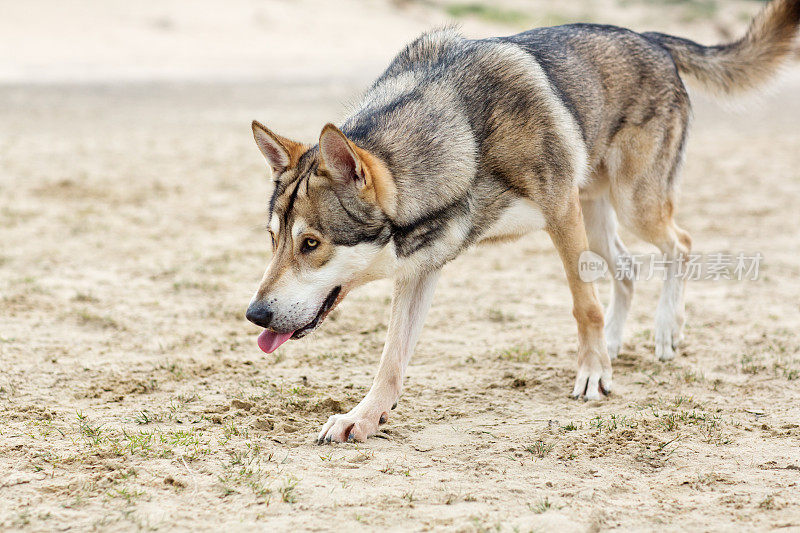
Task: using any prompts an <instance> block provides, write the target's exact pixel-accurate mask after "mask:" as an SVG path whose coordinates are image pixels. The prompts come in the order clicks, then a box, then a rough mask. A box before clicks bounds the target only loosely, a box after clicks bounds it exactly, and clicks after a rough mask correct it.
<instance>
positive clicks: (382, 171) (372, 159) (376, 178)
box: [350, 141, 397, 217]
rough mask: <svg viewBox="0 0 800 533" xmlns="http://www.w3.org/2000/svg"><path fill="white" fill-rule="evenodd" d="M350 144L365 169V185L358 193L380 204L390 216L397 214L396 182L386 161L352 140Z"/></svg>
mask: <svg viewBox="0 0 800 533" xmlns="http://www.w3.org/2000/svg"><path fill="white" fill-rule="evenodd" d="M350 144H351V145H352V146H353V149H354V150H355V153H356V154H357V155H358V157H359V159H361V163H362V164H363V165H364V169H365V175H366V183H367V185H366V187H364V189H363V190H362V191H361V193H360V195H361V198H363V199H364V200H366V201H368V202H372V203H374V204H376V205H378V206H380V208H381V209H382V210H383V212H384V213H386V214H387V215H389V216H390V217H395V216H397V184H396V183H395V180H394V177H393V176H392V173H391V172H389V168H388V167H387V166H386V163H384V162H383V161H382V160H381V159H380V158H378V157H377V156H374V155H372V154H371V153H370V152H368V151H367V150H364V149H363V148H359V147H358V146H356V145H355V144H354V143H353V142H352V141H351V142H350Z"/></svg>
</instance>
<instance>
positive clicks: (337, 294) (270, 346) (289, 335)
mask: <svg viewBox="0 0 800 533" xmlns="http://www.w3.org/2000/svg"><path fill="white" fill-rule="evenodd" d="M343 298H344V293H343V292H342V287H341V286H338V287H336V288H334V289H333V290H332V291H331V292H330V293H328V296H327V297H326V298H325V301H323V302H322V305H321V306H320V308H319V311H317V315H316V316H315V317H314V319H313V320H312V321H311V322H309V323H308V324H306V325H305V326H303V327H302V328H300V329H297V330H295V331H286V332H283V333H277V332H275V331H271V330H269V329H265V330H264V331H262V332H261V335H259V336H258V347H259V348H261V351H263V352H264V353H272V352H274V351H275V350H277V349H278V347H279V346H280V345H281V344H283V343H284V342H286V341H288V340H289V339H300V338H302V337H305V336H306V335H307V334H309V333H311V332H312V331H314V330H315V329H317V328H318V327H319V325H320V324H321V323H322V321H323V320H325V317H327V316H328V313H330V312H331V311H332V310H333V308H334V307H336V306H337V305H338V304H339V302H341V301H342V299H343Z"/></svg>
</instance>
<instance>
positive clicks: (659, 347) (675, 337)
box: [655, 324, 683, 361]
mask: <svg viewBox="0 0 800 533" xmlns="http://www.w3.org/2000/svg"><path fill="white" fill-rule="evenodd" d="M681 342H683V332H682V331H681V328H680V326H678V325H677V324H675V325H672V326H667V327H660V328H657V329H656V339H655V344H656V358H657V359H658V360H659V361H671V360H673V359H675V355H676V354H677V353H678V347H679V346H680V345H681Z"/></svg>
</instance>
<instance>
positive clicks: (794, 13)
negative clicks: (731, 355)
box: [246, 0, 800, 443]
mask: <svg viewBox="0 0 800 533" xmlns="http://www.w3.org/2000/svg"><path fill="white" fill-rule="evenodd" d="M799 23H800V0H774V1H773V2H771V3H770V4H768V5H767V6H766V7H765V8H764V9H763V10H762V12H761V13H760V14H759V15H758V16H757V17H756V18H755V19H754V20H753V22H752V23H751V25H750V28H749V30H748V31H747V33H746V35H745V36H744V37H742V38H741V39H739V40H738V41H736V42H733V43H730V44H725V45H719V46H702V45H700V44H697V43H695V42H692V41H689V40H686V39H682V38H679V37H674V36H670V35H665V34H661V33H636V32H633V31H630V30H627V29H623V28H619V27H615V26H603V25H595V24H570V25H565V26H557V27H551V28H540V29H534V30H531V31H527V32H524V33H520V34H518V35H513V36H509V37H497V38H489V39H479V40H473V39H467V38H465V37H463V36H461V35H460V34H459V33H458V32H457V30H455V29H453V28H443V29H439V30H435V31H432V32H429V33H426V34H423V35H422V36H421V37H419V38H418V39H416V40H415V41H413V42H412V43H411V44H409V45H408V46H407V47H406V48H405V49H404V50H403V51H401V52H400V54H399V55H398V56H397V57H396V58H395V59H394V60H393V61H392V62H391V64H390V65H389V67H388V68H387V69H386V71H385V72H384V73H383V74H382V75H381V76H380V77H379V78H378V79H377V80H376V81H375V82H374V83H373V84H372V86H371V87H370V88H369V89H368V90H367V91H366V93H365V94H364V96H363V98H362V99H361V100H360V102H359V103H358V104H357V106H356V107H355V109H354V111H353V113H352V114H351V115H350V116H349V118H347V119H346V120H345V121H344V122H343V123H342V124H341V126H340V127H337V126H335V125H333V124H327V125H326V126H325V127H324V128H323V129H322V132H321V134H320V137H319V142H318V143H317V144H316V145H313V146H312V145H309V144H303V143H300V142H296V141H293V140H290V139H288V138H286V137H283V136H280V135H278V134H276V133H273V132H272V131H270V130H269V129H268V128H266V127H265V126H263V125H262V124H260V123H258V122H255V121H254V122H253V124H252V127H253V134H254V137H255V141H256V144H257V146H258V148H259V149H260V151H261V153H262V154H263V155H264V157H265V158H266V160H267V162H268V164H269V166H270V168H271V170H272V176H273V181H274V190H273V192H272V194H271V199H270V201H269V213H270V214H269V234H270V236H271V238H272V250H273V255H272V260H271V262H270V264H269V265H268V267H267V270H266V272H265V274H264V276H263V278H262V280H261V283H260V285H259V287H258V290H257V291H256V293H255V295H254V297H253V299H252V300H251V302H250V305H249V307H248V309H247V313H246V317H247V319H248V320H250V321H251V322H253V323H254V324H256V325H258V326H261V327H263V328H265V329H264V331H263V332H262V333H261V335H260V336H259V338H258V345H259V347H260V348H261V349H262V350H263V351H264V352H267V353H270V352H272V351H274V350H275V349H277V348H278V346H280V345H281V344H282V343H284V342H286V341H287V340H289V339H290V338H294V339H297V338H300V337H303V336H305V335H307V334H308V333H310V332H312V331H313V330H315V329H316V328H318V327H319V326H320V324H322V322H323V321H324V320H325V317H326V316H327V315H328V313H330V311H331V310H332V309H333V308H334V307H336V305H337V304H338V303H339V302H341V301H342V299H343V298H344V297H345V296H346V295H347V294H348V293H349V292H350V291H351V290H353V289H354V288H355V287H358V286H360V285H363V284H365V283H367V282H369V281H372V280H375V279H378V278H386V277H391V278H393V279H394V290H393V296H392V303H391V318H390V320H389V326H388V334H387V339H386V344H385V346H384V348H383V353H382V355H381V360H380V366H379V368H378V372H377V375H376V377H375V379H374V381H373V383H372V387H371V388H370V390H369V392H368V393H367V395H366V396H365V397H364V399H363V400H362V401H361V402H360V403H359V404H358V405H357V406H356V407H355V408H353V409H352V410H351V411H350V412H348V413H345V414H337V415H334V416H331V417H330V418H329V420H328V421H327V423H326V424H325V425H324V426H323V427H322V430H321V431H320V433H319V435H318V438H317V441H318V442H319V443H324V442H345V441H348V440H350V441H364V440H365V439H367V438H368V437H369V436H371V435H373V434H375V433H376V432H377V431H378V427H379V425H380V424H383V423H385V422H386V421H387V419H388V416H389V413H390V411H391V410H392V409H394V408H395V407H396V405H397V402H398V399H399V397H400V393H401V390H402V386H403V376H404V374H405V371H406V367H407V366H408V363H409V360H410V358H411V355H412V353H413V351H414V348H415V345H416V343H417V339H418V338H419V335H420V331H421V330H422V325H423V321H424V319H425V315H426V313H427V311H428V309H429V307H430V305H431V300H432V297H433V293H434V288H435V286H436V282H437V279H438V277H439V273H440V271H441V268H442V266H443V265H444V264H445V263H447V262H448V261H450V260H452V259H455V258H456V257H457V256H458V255H459V254H460V253H461V252H462V251H464V250H465V249H467V248H468V247H470V246H471V245H473V244H477V243H490V242H497V241H505V240H509V239H516V238H518V237H520V236H522V235H524V234H526V233H529V232H531V231H535V230H545V231H546V232H547V233H548V234H549V235H550V237H551V239H552V241H553V244H554V245H555V248H556V250H557V251H558V253H559V255H560V257H561V260H562V262H563V265H564V270H565V272H566V277H567V281H568V284H569V289H570V291H571V293H572V299H573V314H574V316H575V320H576V321H577V324H578V358H577V359H578V360H577V376H576V378H575V385H574V388H573V389H572V396H573V397H575V398H584V399H588V400H599V399H601V398H602V397H603V396H604V395H607V394H609V393H610V392H611V390H612V371H611V360H612V359H614V358H615V357H616V356H617V354H618V353H619V350H620V346H621V343H622V334H623V327H624V323H625V318H626V315H627V314H628V309H629V307H630V304H631V298H632V295H633V279H632V276H630V275H629V276H617V277H620V278H621V279H614V281H613V292H612V297H611V302H610V304H609V306H608V309H607V312H606V313H605V314H604V312H603V309H602V307H601V305H600V302H599V300H598V296H597V292H596V289H595V287H594V285H593V284H592V283H589V282H585V281H583V280H582V279H581V277H580V274H579V258H580V256H581V254H582V253H583V252H585V251H587V250H591V251H593V252H595V253H596V254H599V255H600V256H601V257H602V258H603V259H604V260H605V261H606V262H607V263H608V264H609V265H616V264H620V263H621V262H622V261H625V259H626V257H629V252H628V251H627V249H626V248H625V245H624V244H623V242H622V241H621V240H620V237H619V235H618V234H617V224H618V223H620V224H621V225H622V226H624V227H625V228H627V229H629V230H631V231H632V232H633V233H634V234H636V235H638V236H639V237H641V238H643V239H644V240H646V241H648V242H650V243H652V244H654V245H655V246H657V247H658V249H659V250H660V251H661V252H662V253H663V254H664V256H665V257H666V259H667V260H668V261H669V263H668V264H669V265H670V266H669V268H668V273H667V276H666V280H665V281H664V285H663V289H662V292H661V297H660V300H659V302H658V306H657V309H656V312H655V355H656V357H657V358H658V359H660V360H662V361H668V360H670V359H672V358H674V357H675V353H676V349H677V347H678V345H679V343H680V342H681V339H682V335H683V334H682V330H683V324H684V281H683V280H682V279H681V278H680V276H678V275H677V269H678V268H679V267H680V263H681V261H684V258H685V256H686V255H687V254H688V253H689V252H690V249H691V243H692V241H691V238H690V237H689V234H688V233H687V232H686V231H684V230H683V229H681V228H680V227H678V225H677V224H676V223H675V220H674V214H675V209H676V194H677V190H678V182H679V174H680V167H681V163H682V160H683V157H684V151H685V148H686V139H687V131H688V127H689V122H690V115H691V105H690V101H689V95H688V93H687V90H686V87H685V85H684V81H683V77H685V78H686V79H687V80H689V81H694V82H697V83H698V84H699V85H700V87H701V88H705V89H708V90H710V91H711V92H713V93H716V94H719V95H735V94H737V93H741V92H745V91H748V90H751V89H757V88H758V87H761V86H763V85H764V84H765V83H766V82H767V81H769V80H770V79H771V78H772V77H773V76H774V75H775V74H776V73H777V71H778V70H779V69H780V67H781V65H782V64H783V63H784V62H785V60H787V59H788V57H790V56H791V54H792V53H793V40H794V38H795V37H796V35H797V29H798V24H799Z"/></svg>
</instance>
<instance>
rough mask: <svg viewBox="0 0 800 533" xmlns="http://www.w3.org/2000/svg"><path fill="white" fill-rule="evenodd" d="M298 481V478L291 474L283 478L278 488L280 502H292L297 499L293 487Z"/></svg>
mask: <svg viewBox="0 0 800 533" xmlns="http://www.w3.org/2000/svg"><path fill="white" fill-rule="evenodd" d="M299 483H300V480H299V479H296V478H294V477H292V476H288V477H286V479H284V480H283V485H281V487H280V489H278V492H279V493H280V495H281V501H282V502H284V503H294V502H296V501H297V493H296V492H295V489H296V488H297V485H298V484H299Z"/></svg>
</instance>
